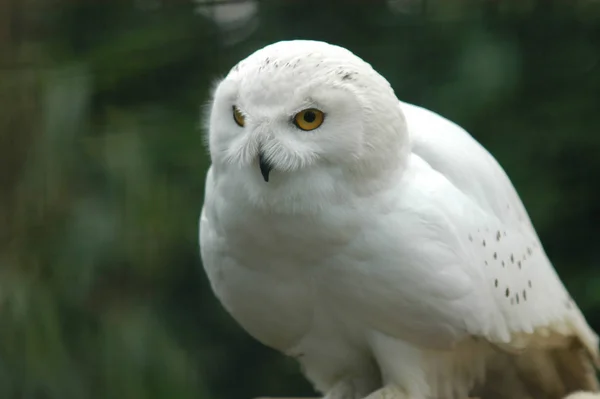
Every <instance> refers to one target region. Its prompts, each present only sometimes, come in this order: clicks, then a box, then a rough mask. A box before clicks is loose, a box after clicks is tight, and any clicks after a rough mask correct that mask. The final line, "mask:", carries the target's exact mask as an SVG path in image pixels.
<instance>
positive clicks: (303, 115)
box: [294, 108, 325, 131]
mask: <svg viewBox="0 0 600 399" xmlns="http://www.w3.org/2000/svg"><path fill="white" fill-rule="evenodd" d="M324 119H325V114H324V113H323V112H321V111H319V110H318V109H315V108H308V109H305V110H303V111H300V112H298V113H297V114H296V116H294V125H296V126H298V127H299V128H300V129H302V130H307V131H308V130H315V129H316V128H318V127H319V126H321V124H322V123H323V120H324Z"/></svg>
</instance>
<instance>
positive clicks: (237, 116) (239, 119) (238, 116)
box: [232, 105, 246, 127]
mask: <svg viewBox="0 0 600 399" xmlns="http://www.w3.org/2000/svg"><path fill="white" fill-rule="evenodd" d="M232 109H233V120H234V121H235V123H237V125H238V126H240V127H244V124H245V123H246V119H245V118H244V115H242V113H241V112H240V110H239V109H238V107H236V106H235V105H234V106H233V107H232Z"/></svg>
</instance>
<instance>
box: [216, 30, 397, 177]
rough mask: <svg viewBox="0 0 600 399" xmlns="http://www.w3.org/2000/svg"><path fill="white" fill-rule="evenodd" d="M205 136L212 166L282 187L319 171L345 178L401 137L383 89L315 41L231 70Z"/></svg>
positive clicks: (366, 69)
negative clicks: (207, 134) (206, 136)
mask: <svg viewBox="0 0 600 399" xmlns="http://www.w3.org/2000/svg"><path fill="white" fill-rule="evenodd" d="M208 131H209V136H208V138H209V140H208V141H209V149H210V154H211V159H212V162H213V166H214V167H215V168H217V169H221V170H227V171H229V172H230V173H242V174H245V175H246V177H247V178H248V179H249V180H250V181H252V182H254V183H256V184H259V183H260V184H262V185H263V186H264V185H268V186H271V187H273V186H277V187H279V186H281V185H284V186H286V187H288V188H289V186H290V184H291V183H290V182H297V181H298V180H313V182H315V179H317V178H318V177H319V176H320V175H322V174H323V173H326V174H328V175H329V177H330V178H331V179H343V178H345V177H344V176H345V175H347V174H348V173H353V171H354V172H356V169H357V168H358V169H360V168H363V167H364V165H363V164H366V163H368V162H370V161H373V160H374V159H375V158H378V157H381V156H382V155H383V153H387V152H389V151H390V150H394V148H396V147H398V146H399V145H400V144H402V142H403V141H404V140H403V136H406V135H405V128H404V119H403V116H402V113H401V111H400V107H399V105H398V100H397V98H396V97H395V95H394V92H393V90H392V89H391V87H390V85H389V83H388V82H387V81H386V80H385V79H384V78H383V77H382V76H381V75H379V74H378V73H376V72H375V71H374V70H373V68H371V66H370V65H369V64H367V63H366V62H364V61H362V60H361V59H360V58H358V57H356V56H355V55H354V54H352V53H351V52H350V51H348V50H346V49H344V48H341V47H338V46H333V45H330V44H327V43H323V42H314V41H288V42H278V43H275V44H272V45H270V46H267V47H265V48H263V49H261V50H258V51H257V52H255V53H254V54H252V55H250V56H249V57H248V58H246V59H244V60H243V61H241V62H240V63H239V64H238V65H236V66H235V67H234V68H232V70H231V71H230V72H229V74H228V75H227V76H226V77H225V78H224V79H223V80H222V81H221V82H219V84H218V85H217V87H216V90H215V92H214V96H213V101H212V104H211V109H210V117H209V129H208ZM378 152H379V153H378Z"/></svg>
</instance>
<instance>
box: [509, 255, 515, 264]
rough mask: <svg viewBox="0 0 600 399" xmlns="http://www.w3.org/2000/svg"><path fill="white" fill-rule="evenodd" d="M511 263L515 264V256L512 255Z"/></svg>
mask: <svg viewBox="0 0 600 399" xmlns="http://www.w3.org/2000/svg"><path fill="white" fill-rule="evenodd" d="M510 263H515V256H514V255H513V254H510Z"/></svg>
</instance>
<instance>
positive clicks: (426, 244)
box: [200, 40, 599, 399]
mask: <svg viewBox="0 0 600 399" xmlns="http://www.w3.org/2000/svg"><path fill="white" fill-rule="evenodd" d="M208 131H209V134H208V141H209V148H210V155H211V160H212V166H211V168H210V170H209V171H208V174H207V177H206V197H205V201H204V207H203V210H202V215H201V218H200V245H201V255H202V260H203V263H204V267H205V269H206V272H207V274H208V277H209V279H210V282H211V286H212V289H213V290H214V292H215V294H216V296H217V297H218V299H219V300H220V301H221V302H222V304H223V305H224V307H225V308H226V309H227V311H228V312H229V313H230V314H231V315H232V316H233V317H234V318H235V319H236V320H237V321H238V322H239V323H240V324H241V326H242V327H243V328H244V329H245V330H246V331H247V332H248V333H250V334H251V335H252V336H253V337H255V338H256V339H257V340H259V341H260V342H262V343H264V344H265V345H268V346H270V347H273V348H275V349H277V350H279V351H281V352H283V353H285V354H287V355H289V356H293V357H295V358H297V359H298V361H299V362H300V363H301V365H302V368H303V370H304V372H305V374H306V376H307V378H308V379H310V381H312V383H313V384H314V386H315V387H316V389H318V390H319V391H321V392H323V393H324V394H325V395H326V398H327V399H360V398H364V397H366V396H368V395H369V394H371V393H372V392H375V391H377V390H380V389H384V390H393V391H394V392H395V395H396V397H398V398H411V399H425V398H428V399H429V398H436V399H464V398H466V397H467V396H469V395H480V397H482V398H484V399H494V398H506V399H509V398H510V399H517V398H535V399H543V398H552V399H554V398H560V397H563V396H564V395H566V394H568V393H570V392H574V391H578V390H588V391H596V390H597V389H598V387H597V381H596V377H595V369H594V364H598V358H599V355H598V346H597V344H598V338H597V336H596V334H595V333H594V332H593V331H592V330H591V329H590V327H589V326H588V324H587V323H586V320H585V319H584V317H583V315H582V314H581V312H580V310H579V309H578V307H577V305H576V304H575V303H574V302H573V300H572V299H571V297H570V296H569V294H568V292H567V291H566V289H565V287H564V286H563V284H562V283H561V281H560V279H559V277H558V276H557V274H556V272H555V270H554V269H553V267H552V265H551V263H550V261H549V260H548V258H547V257H546V254H545V253H544V250H543V248H542V245H541V244H540V241H539V239H538V237H537V235H536V232H535V230H534V228H533V226H532V224H531V221H530V219H529V217H528V215H527V212H526V210H525V208H524V207H523V204H522V202H521V200H520V199H519V196H518V195H517V193H516V191H515V189H514V188H513V186H512V184H511V182H510V180H509V179H508V177H507V176H506V174H505V173H504V171H503V170H502V168H501V167H500V166H499V164H498V163H497V162H496V160H495V159H494V158H493V157H492V156H491V155H490V154H489V153H488V152H487V151H486V150H485V149H484V148H483V147H482V146H481V145H479V144H478V143H477V142H476V141H475V140H474V139H473V138H472V137H471V136H470V135H469V134H468V133H467V132H465V131H464V130H463V129H461V128H460V127H459V126H457V125H455V124H453V123H452V122H450V121H448V120H446V119H444V118H443V117H441V116H439V115H437V114H435V113H433V112H430V111H428V110H425V109H423V108H419V107H416V106H414V105H409V104H406V103H403V102H399V100H398V99H397V98H396V96H395V94H394V91H393V90H392V88H391V87H390V85H389V83H388V82H387V81H386V80H385V79H384V78H383V77H382V76H381V75H379V74H378V73H377V72H375V70H373V68H372V67H371V66H370V65H369V64H367V63H366V62H364V61H363V60H361V59H360V58H358V57H357V56H355V55H354V54H352V53H351V52H350V51H348V50H346V49H344V48H341V47H338V46H334V45H330V44H327V43H323V42H316V41H301V40H298V41H284V42H278V43H275V44H272V45H269V46H267V47H265V48H263V49H261V50H258V51H257V52H255V53H254V54H252V55H250V56H249V57H248V58H246V59H245V60H243V61H241V62H240V63H239V64H238V65H236V66H235V67H234V68H233V69H232V70H231V71H230V72H229V74H228V75H227V76H226V77H225V79H223V80H222V81H221V82H220V83H219V84H218V86H217V88H216V90H215V93H214V99H213V102H212V106H211V110H210V117H209V127H208Z"/></svg>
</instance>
